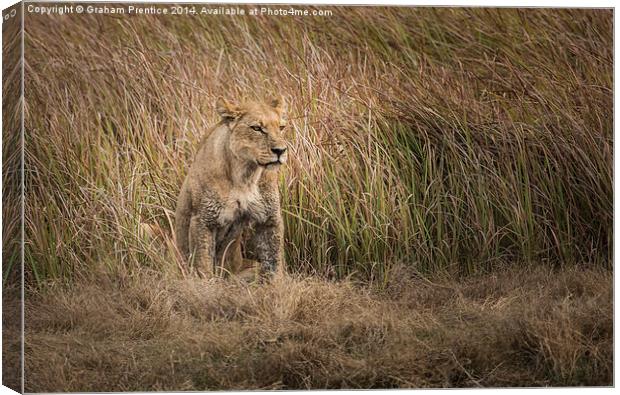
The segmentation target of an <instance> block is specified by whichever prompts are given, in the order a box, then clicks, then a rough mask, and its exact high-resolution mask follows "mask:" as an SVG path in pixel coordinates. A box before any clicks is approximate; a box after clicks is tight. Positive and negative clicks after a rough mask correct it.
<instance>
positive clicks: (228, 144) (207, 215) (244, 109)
mask: <svg viewBox="0 0 620 395" xmlns="http://www.w3.org/2000/svg"><path fill="white" fill-rule="evenodd" d="M216 107H217V112H218V113H219V114H220V116H221V117H222V120H221V121H220V122H219V123H218V124H217V125H215V126H214V127H213V128H211V129H210V130H209V132H207V134H206V136H205V137H204V138H203V140H202V142H201V145H200V148H199V149H198V152H197V154H196V158H195V161H194V163H193V164H192V166H191V167H190V169H189V172H188V174H187V177H186V178H185V181H184V182H183V185H182V187H181V192H180V194H179V198H178V202H177V209H176V240H177V245H178V247H179V250H180V251H181V253H182V254H183V256H184V257H185V258H186V259H187V260H188V261H189V262H191V263H192V264H193V265H194V266H195V267H196V268H197V269H198V270H199V271H201V272H203V273H212V272H216V271H218V269H223V270H224V271H225V272H231V273H238V272H240V271H242V270H244V269H247V268H248V267H252V266H253V264H254V263H257V264H258V266H259V268H260V271H261V272H263V273H270V272H274V271H275V270H276V269H277V268H279V267H281V266H282V259H283V254H282V247H283V234H282V233H283V225H282V218H281V213H280V194H279V191H278V169H279V167H280V165H281V164H284V163H286V159H287V152H286V146H287V145H286V141H285V140H284V138H283V132H282V129H283V128H284V111H285V110H284V105H283V102H282V99H274V100H272V101H271V102H269V103H259V102H248V103H244V104H241V105H233V104H230V103H228V102H227V101H226V100H223V99H218V102H217V105H216ZM242 245H243V252H244V255H245V256H242Z"/></svg>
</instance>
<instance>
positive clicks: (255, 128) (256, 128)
mask: <svg viewBox="0 0 620 395" xmlns="http://www.w3.org/2000/svg"><path fill="white" fill-rule="evenodd" d="M250 127H251V128H252V130H256V131H257V132H261V133H262V132H263V128H262V127H261V126H258V125H252V126H250Z"/></svg>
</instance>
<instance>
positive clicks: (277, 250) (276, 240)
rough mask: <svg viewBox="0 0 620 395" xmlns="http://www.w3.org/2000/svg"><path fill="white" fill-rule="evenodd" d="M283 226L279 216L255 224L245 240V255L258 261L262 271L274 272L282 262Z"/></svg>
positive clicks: (280, 266)
mask: <svg viewBox="0 0 620 395" xmlns="http://www.w3.org/2000/svg"><path fill="white" fill-rule="evenodd" d="M283 233H284V227H283V225H282V219H281V218H279V217H278V218H273V219H272V220H270V221H267V222H266V223H264V224H256V225H255V226H254V229H253V232H252V234H251V235H250V236H249V238H248V240H247V248H246V249H247V253H246V255H247V256H248V257H249V258H251V259H254V260H256V261H258V263H259V264H260V267H261V268H260V269H261V272H262V273H274V272H275V271H276V270H278V269H279V268H280V269H282V268H283V267H282V264H283V259H284V258H283V239H284V235H283Z"/></svg>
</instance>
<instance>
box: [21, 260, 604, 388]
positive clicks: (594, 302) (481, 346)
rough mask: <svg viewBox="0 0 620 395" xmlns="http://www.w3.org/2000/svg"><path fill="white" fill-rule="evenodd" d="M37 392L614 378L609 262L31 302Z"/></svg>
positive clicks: (203, 285)
mask: <svg viewBox="0 0 620 395" xmlns="http://www.w3.org/2000/svg"><path fill="white" fill-rule="evenodd" d="M26 312H27V315H28V317H29V320H28V321H27V331H26V355H27V360H26V390H27V391H33V392H36V391H51V392H60V391H146V390H169V391H173V390H174V391H178V390H207V389H211V390H221V389H258V388H261V389H316V388H417V387H477V386H485V387H486V386H502V387H503V386H547V385H556V386H570V385H611V383H612V376H613V369H612V349H613V346H612V338H613V334H612V332H613V331H612V317H613V307H612V279H611V276H610V274H609V273H608V272H607V271H605V270H600V269H598V270H594V269H588V270H577V269H571V270H563V271H560V272H554V271H551V270H549V269H542V268H538V269H530V270H525V269H519V270H515V269H513V270H509V271H498V272H497V273H495V274H492V275H483V276H473V277H471V278H469V279H467V280H464V281H455V280H453V279H448V278H444V279H439V278H437V279H435V281H430V280H428V279H424V278H421V277H419V276H410V275H408V273H407V272H406V271H401V272H400V275H399V276H398V279H397V280H395V281H391V282H389V283H388V285H387V287H386V288H385V289H384V290H383V291H381V292H372V291H369V289H368V288H367V287H365V286H363V287H362V286H359V285H354V284H352V283H351V282H349V281H343V282H326V281H325V280H323V279H320V278H314V277H307V276H304V277H299V278H295V277H290V276H286V277H282V278H278V279H276V280H274V281H273V282H272V283H270V284H268V285H263V286H248V285H244V284H236V283H231V282H225V281H222V280H219V281H218V280H211V281H205V280H199V279H186V280H179V279H171V278H166V277H162V276H161V275H159V274H158V275H154V274H147V273H143V274H141V275H139V276H133V277H126V278H115V279H112V280H110V279H106V278H105V277H99V278H98V280H97V281H96V282H95V281H93V282H82V283H80V284H78V285H76V284H74V285H72V286H71V287H67V288H64V287H52V288H48V289H46V290H45V291H43V292H39V293H36V294H33V295H31V296H30V297H29V298H28V301H27V303H26Z"/></svg>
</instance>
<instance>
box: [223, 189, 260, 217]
mask: <svg viewBox="0 0 620 395" xmlns="http://www.w3.org/2000/svg"><path fill="white" fill-rule="evenodd" d="M265 215H266V207H265V203H264V201H263V199H262V196H261V194H260V192H259V191H258V188H252V189H249V190H232V191H231V192H230V193H229V194H228V195H227V196H225V197H224V198H223V201H222V205H221V209H220V212H219V215H218V219H217V222H218V224H219V225H220V226H228V225H230V224H233V223H236V222H249V221H259V222H262V221H264V218H265Z"/></svg>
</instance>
